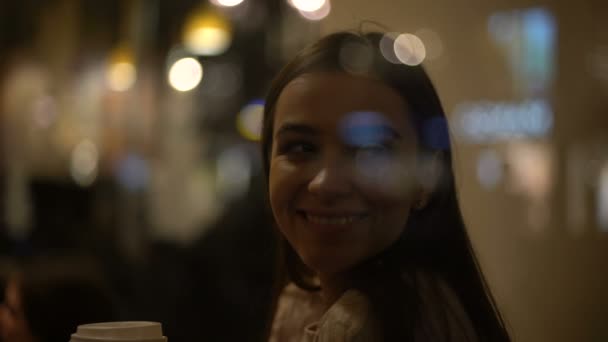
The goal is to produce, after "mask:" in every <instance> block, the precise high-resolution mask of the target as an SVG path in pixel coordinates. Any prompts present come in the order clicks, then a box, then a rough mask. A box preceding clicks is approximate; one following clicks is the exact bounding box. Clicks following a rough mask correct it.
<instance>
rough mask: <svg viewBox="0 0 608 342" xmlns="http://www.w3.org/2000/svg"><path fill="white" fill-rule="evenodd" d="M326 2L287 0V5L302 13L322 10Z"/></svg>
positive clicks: (321, 0)
mask: <svg viewBox="0 0 608 342" xmlns="http://www.w3.org/2000/svg"><path fill="white" fill-rule="evenodd" d="M327 1H328V0H288V3H289V4H290V5H292V6H293V7H295V8H296V9H297V10H299V11H302V12H315V11H318V10H320V9H321V8H323V5H325V3H326V2H327Z"/></svg>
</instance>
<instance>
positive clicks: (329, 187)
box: [308, 161, 352, 199]
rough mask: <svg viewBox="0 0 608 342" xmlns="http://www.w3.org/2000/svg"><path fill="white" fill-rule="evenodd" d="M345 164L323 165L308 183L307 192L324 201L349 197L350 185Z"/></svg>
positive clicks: (332, 162) (335, 162)
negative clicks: (324, 199)
mask: <svg viewBox="0 0 608 342" xmlns="http://www.w3.org/2000/svg"><path fill="white" fill-rule="evenodd" d="M346 164H347V163H341V162H339V161H331V162H328V163H324V165H322V166H321V167H319V169H318V170H316V172H315V174H314V176H313V178H312V179H311V180H310V182H309V183H308V191H310V192H311V193H312V194H314V195H317V196H320V197H323V198H326V199H332V198H336V197H342V196H347V195H349V194H350V193H351V192H352V183H351V177H350V172H348V167H347V165H346Z"/></svg>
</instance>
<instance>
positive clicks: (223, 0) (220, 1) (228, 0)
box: [211, 0, 243, 7]
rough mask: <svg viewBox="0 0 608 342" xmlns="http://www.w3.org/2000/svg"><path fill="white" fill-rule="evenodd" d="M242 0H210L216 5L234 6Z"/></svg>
mask: <svg viewBox="0 0 608 342" xmlns="http://www.w3.org/2000/svg"><path fill="white" fill-rule="evenodd" d="M242 2H243V0H211V3H212V4H214V5H217V6H224V7H234V6H237V5H240V4H241V3H242Z"/></svg>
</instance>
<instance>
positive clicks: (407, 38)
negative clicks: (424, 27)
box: [394, 33, 426, 66]
mask: <svg viewBox="0 0 608 342" xmlns="http://www.w3.org/2000/svg"><path fill="white" fill-rule="evenodd" d="M394 49H395V56H397V58H398V59H399V61H401V63H403V64H406V65H410V66H414V65H418V64H420V63H422V61H424V58H426V48H425V47H424V43H422V40H420V38H418V36H415V35H413V34H411V33H403V34H400V35H399V36H398V37H397V39H395V44H394Z"/></svg>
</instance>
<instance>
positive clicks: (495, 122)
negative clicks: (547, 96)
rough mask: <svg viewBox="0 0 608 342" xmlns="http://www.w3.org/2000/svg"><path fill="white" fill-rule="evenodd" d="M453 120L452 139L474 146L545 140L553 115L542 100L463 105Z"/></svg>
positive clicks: (457, 110) (456, 111)
mask: <svg viewBox="0 0 608 342" xmlns="http://www.w3.org/2000/svg"><path fill="white" fill-rule="evenodd" d="M454 118H455V133H456V135H457V136H458V137H459V138H461V139H464V140H467V141H470V142H474V143H483V142H493V141H499V140H509V139H514V138H539V137H545V136H546V135H548V134H549V133H550V132H551V128H552V126H553V112H552V111H551V108H550V106H549V104H548V103H547V102H546V101H544V100H531V101H525V102H522V103H514V102H490V101H482V102H474V103H464V104H461V105H459V106H457V107H456V109H455V113H454Z"/></svg>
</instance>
